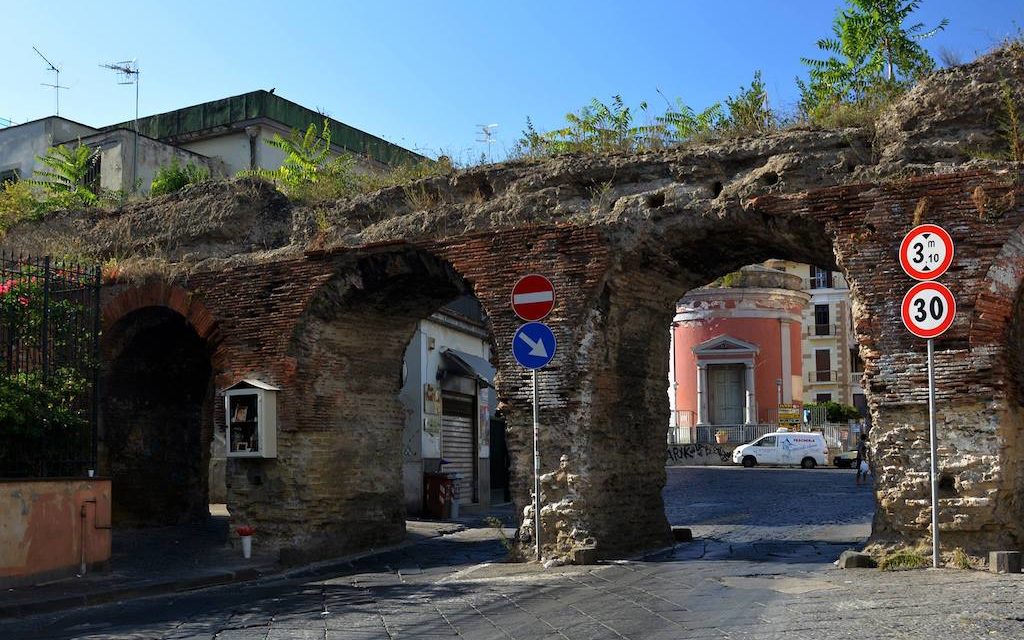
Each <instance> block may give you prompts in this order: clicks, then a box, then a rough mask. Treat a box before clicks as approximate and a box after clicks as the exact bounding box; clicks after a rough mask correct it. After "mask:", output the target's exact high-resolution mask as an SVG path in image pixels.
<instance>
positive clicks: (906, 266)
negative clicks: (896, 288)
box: [899, 224, 954, 282]
mask: <svg viewBox="0 0 1024 640" xmlns="http://www.w3.org/2000/svg"><path fill="white" fill-rule="evenodd" d="M925 231H930V232H932V233H934V234H936V235H939V236H941V237H942V240H943V242H945V243H946V247H947V250H946V259H945V260H943V261H942V264H940V265H939V266H938V267H937V268H936V269H935V271H933V272H931V273H927V274H926V273H922V272H920V271H917V270H916V269H914V268H913V267H912V266H910V263H909V262H907V245H909V244H910V241H911V240H912V239H913V238H915V237H917V236H918V234H921V233H924V232H925ZM953 253H954V250H953V237H952V236H950V235H949V232H948V231H946V230H945V229H943V228H942V227H940V226H939V225H937V224H919V225H917V226H916V227H914V228H913V229H911V230H910V231H908V232H907V235H905V236H903V241H902V242H900V256H899V257H900V266H901V267H903V273H905V274H907V275H908V276H910V277H911V278H913V279H914V280H919V281H921V282H928V281H930V280H934V279H936V278H938V277H939V276H941V275H942V274H944V273H946V271H947V270H948V269H949V265H951V264H953Z"/></svg>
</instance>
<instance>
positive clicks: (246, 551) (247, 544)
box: [235, 525, 256, 558]
mask: <svg viewBox="0 0 1024 640" xmlns="http://www.w3.org/2000/svg"><path fill="white" fill-rule="evenodd" d="M235 531H236V532H237V533H238V538H239V539H240V540H241V541H242V557H243V558H249V557H251V556H252V534H254V533H256V527H250V526H249V525H245V526H242V527H238V528H237V529H235Z"/></svg>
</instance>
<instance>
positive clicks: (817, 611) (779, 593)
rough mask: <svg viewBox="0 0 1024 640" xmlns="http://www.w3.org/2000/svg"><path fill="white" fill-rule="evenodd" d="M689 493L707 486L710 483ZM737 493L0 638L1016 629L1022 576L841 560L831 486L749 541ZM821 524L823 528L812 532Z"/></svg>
mask: <svg viewBox="0 0 1024 640" xmlns="http://www.w3.org/2000/svg"><path fill="white" fill-rule="evenodd" d="M740 473H742V475H739V474H740ZM792 473H797V474H800V475H797V476H791V474H792ZM727 474H732V475H727ZM669 477H670V481H669V487H668V489H667V490H666V495H673V492H674V491H679V492H682V493H686V492H688V491H691V490H692V487H693V486H695V483H698V484H699V485H700V486H704V487H711V486H715V485H716V483H722V484H721V486H723V487H724V486H730V487H732V483H734V482H738V483H740V484H739V485H736V486H743V484H744V483H747V485H748V486H747V493H750V492H752V491H753V490H754V489H756V490H757V493H758V496H774V495H776V494H777V491H776V490H777V489H778V485H777V483H780V482H781V483H787V482H790V481H791V480H792V478H796V482H797V483H798V484H799V485H800V486H803V487H806V488H807V490H808V491H813V487H814V486H815V484H816V483H818V482H821V483H824V484H826V485H827V484H828V483H829V482H830V480H829V479H828V478H829V477H834V478H833V479H838V480H839V481H841V482H844V483H845V482H846V481H849V484H851V485H852V481H853V479H852V477H847V476H846V475H841V474H838V473H836V472H827V471H823V470H817V471H812V472H806V471H803V472H787V471H779V470H767V469H765V470H761V469H757V470H753V471H745V472H738V471H737V470H719V469H693V470H691V469H687V470H684V471H683V472H682V473H676V472H670V476H669ZM730 490H731V489H730ZM682 493H680V494H679V495H682ZM703 495H705V496H719V494H717V493H716V491H715V490H711V489H709V490H707V491H705V492H703ZM742 495H744V494H742V493H741V494H737V495H735V496H733V498H732V499H731V500H730V501H729V503H730V504H732V505H733V506H732V507H729V506H717V507H714V508H710V507H701V506H695V505H694V504H691V505H690V506H689V507H687V508H688V509H697V510H700V509H708V510H710V511H713V512H714V513H715V515H714V516H713V517H712V518H711V519H712V520H716V519H719V518H727V519H728V522H726V523H725V524H718V523H715V522H711V523H708V524H699V525H696V528H700V527H710V528H714V527H720V528H719V529H709V530H711V531H714V532H715V533H716V534H717V535H716V536H713V537H710V538H702V539H698V540H696V541H695V542H692V543H688V544H682V545H678V546H676V547H675V548H673V549H668V550H664V551H662V552H659V553H655V554H652V555H650V556H648V557H646V558H643V559H637V560H632V561H622V562H614V563H608V564H603V565H599V566H593V567H557V568H552V569H543V568H541V567H538V566H537V565H535V564H511V563H502V562H498V560H500V558H501V556H502V552H503V550H502V547H501V544H500V542H499V541H498V540H497V539H496V532H495V531H494V530H490V529H469V530H466V531H462V532H458V533H455V534H452V535H448V536H444V537H442V538H436V539H432V540H428V541H424V542H422V543H420V544H417V545H415V546H413V547H407V548H405V549H401V550H398V551H393V552H390V553H387V554H382V555H378V556H374V557H372V558H367V559H364V560H360V561H357V562H354V563H353V564H352V565H351V566H350V567H349V569H348V570H346V571H341V572H338V571H335V572H334V573H332V574H331V575H316V574H315V573H311V572H308V573H307V574H306V575H302V574H294V575H291V576H285V577H281V578H279V579H275V580H265V581H261V582H258V583H253V584H249V585H246V586H236V587H232V588H226V589H225V588H222V589H209V590H205V591H202V592H193V593H188V594H179V595H175V596H167V597H158V598H147V599H140V600H133V601H130V602H125V603H120V604H116V605H107V606H100V607H94V608H91V609H85V610H77V611H68V612H63V613H61V614H58V615H54V616H49V617H47V616H36V617H33V618H30V619H23V620H19V621H15V622H12V623H9V624H7V625H6V626H5V625H4V624H2V623H0V637H3V638H4V640H13V639H15V638H53V639H55V640H56V639H60V638H94V639H99V638H105V639H111V640H116V639H128V638H132V639H135V638H161V639H171V638H175V639H177V638H183V639H184V638H206V639H210V638H215V639H218V640H237V639H242V638H245V639H249V638H260V639H264V640H274V639H278V638H280V639H285V638H295V639H305V638H317V639H325V640H327V639H352V640H363V639H377V638H385V639H387V638H440V637H446V638H447V637H464V638H502V639H510V638H526V639H534V638H545V639H546V638H559V639H562V640H567V639H600V638H613V639H622V638H648V639H655V640H656V639H663V638H783V637H785V638H788V639H790V640H792V639H793V638H872V639H874V638H934V637H936V636H939V635H940V634H941V635H943V636H945V637H949V638H981V637H984V638H1021V637H1024V579H1022V578H1024V576H1021V575H1015V576H1008V575H1003V576H996V575H992V574H988V573H983V572H974V571H958V570H939V571H913V572H900V573H882V572H879V571H875V570H850V571H840V570H838V569H835V568H834V567H833V566H832V564H831V562H832V560H834V559H835V557H836V556H837V555H838V553H839V552H840V551H841V550H842V549H843V548H845V546H847V545H846V544H840V543H839V542H837V541H835V538H838V537H842V535H843V533H842V532H846V533H856V532H857V531H858V527H859V530H860V531H864V530H866V529H865V528H864V527H865V523H864V522H863V521H859V522H850V521H849V518H850V517H852V516H850V515H849V510H848V509H847V508H846V507H847V502H848V501H847V500H846V499H845V498H842V497H840V496H837V497H836V500H835V505H836V507H837V508H838V507H842V508H841V509H838V510H837V511H836V512H835V513H834V514H833V520H834V521H835V523H836V527H835V529H834V530H833V529H829V526H830V525H829V522H828V520H827V519H826V520H820V521H819V522H818V524H817V525H816V526H817V527H819V529H815V530H810V531H812V534H813V535H810V536H805V537H804V538H802V539H801V538H799V537H798V536H797V535H796V532H797V531H798V530H799V527H800V526H801V525H800V523H799V522H796V521H795V520H799V518H797V517H796V516H795V515H793V514H783V513H782V511H781V510H782V509H784V508H785V506H786V503H785V501H784V500H781V499H776V498H770V499H769V498H765V500H766V501H769V502H770V501H771V500H778V501H777V502H776V503H775V507H774V508H775V509H776V513H777V517H776V518H774V519H773V518H770V517H769V518H768V520H767V522H768V523H769V524H771V525H773V526H765V527H763V528H762V533H764V535H763V536H761V538H760V539H756V533H755V532H756V530H757V529H756V527H757V526H758V525H757V524H756V523H757V522H760V521H761V520H759V517H756V516H754V515H751V514H755V513H757V512H758V511H759V510H762V509H763V512H764V514H766V515H767V516H770V515H771V510H770V507H768V506H764V507H762V506H761V505H762V503H757V505H758V506H756V507H752V506H751V505H752V504H754V503H752V502H751V501H750V500H749V499H744V498H741V496H742ZM854 495H856V494H854ZM719 497H720V496H719ZM718 501H719V498H715V499H714V500H708V502H718ZM674 508H675V507H673V506H670V507H669V512H670V513H674V514H684V513H687V511H686V509H683V508H681V507H680V508H679V509H678V510H675V511H673V509H674ZM795 509H796V510H798V511H799V510H800V509H803V507H796V508H795ZM730 510H732V511H731V515H730ZM868 514H869V515H870V509H869V510H868ZM824 515H828V514H827V513H825V514H824ZM858 517H861V518H863V514H862V515H861V516H858ZM674 518H675V516H673V519H674ZM788 518H789V519H788ZM691 522H694V523H696V521H691ZM776 523H777V524H776ZM728 527H732V528H728ZM830 531H831V533H830V534H829V536H824V537H820V536H819V534H820V533H828V532H830ZM836 531H838V532H839V533H836ZM829 537H831V539H825V538H829Z"/></svg>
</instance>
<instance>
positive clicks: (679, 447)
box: [665, 442, 731, 465]
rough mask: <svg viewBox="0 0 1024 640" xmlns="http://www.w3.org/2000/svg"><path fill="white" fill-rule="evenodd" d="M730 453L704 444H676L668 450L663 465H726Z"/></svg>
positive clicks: (721, 448) (714, 445)
mask: <svg viewBox="0 0 1024 640" xmlns="http://www.w3.org/2000/svg"><path fill="white" fill-rule="evenodd" d="M729 462H731V452H730V451H727V450H726V449H725V448H723V447H721V446H719V445H716V444H709V443H706V442H698V443H695V444H676V445H672V446H670V447H669V448H668V456H667V458H666V460H665V464H684V465H685V464H722V463H725V464H728V463H729Z"/></svg>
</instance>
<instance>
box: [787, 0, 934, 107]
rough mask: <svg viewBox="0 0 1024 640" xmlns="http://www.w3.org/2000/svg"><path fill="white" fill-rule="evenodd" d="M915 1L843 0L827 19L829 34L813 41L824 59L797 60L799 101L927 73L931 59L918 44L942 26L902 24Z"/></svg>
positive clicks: (825, 100) (830, 98)
mask: <svg viewBox="0 0 1024 640" xmlns="http://www.w3.org/2000/svg"><path fill="white" fill-rule="evenodd" d="M920 5H921V0H909V1H908V0H847V8H846V9H844V10H843V11H841V12H840V13H839V15H838V16H836V19H835V21H834V22H833V23H832V33H833V36H834V37H833V38H823V39H821V40H819V41H818V49H820V50H821V51H824V52H826V53H828V54H831V55H829V57H828V58H826V59H824V60H816V59H811V58H803V63H804V64H806V65H807V66H808V67H809V68H810V84H809V85H804V86H802V87H801V90H802V92H803V94H804V103H805V104H811V105H812V106H813V105H818V104H829V103H834V102H839V101H844V100H858V99H860V98H862V97H864V96H865V95H866V94H867V93H869V92H870V91H871V90H872V89H873V88H875V87H879V86H882V85H885V84H889V85H893V84H896V83H899V82H905V81H907V80H912V79H914V78H916V77H918V76H920V75H921V74H923V73H927V72H928V71H931V70H932V69H933V68H934V66H935V61H934V60H932V57H931V56H930V55H929V54H928V52H927V51H925V49H924V47H922V46H921V45H920V44H919V41H920V40H923V39H925V38H930V37H931V36H933V35H935V34H936V33H938V32H939V31H941V30H943V29H945V28H946V25H947V24H949V21H948V20H945V19H943V20H942V21H941V22H940V23H939V24H938V25H937V26H936V27H934V28H932V29H926V28H925V25H924V23H921V22H917V23H914V24H912V25H909V26H904V25H903V23H904V21H906V20H907V18H909V17H910V16H911V14H913V13H914V11H916V10H917V9H918V8H919V7H920Z"/></svg>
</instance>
